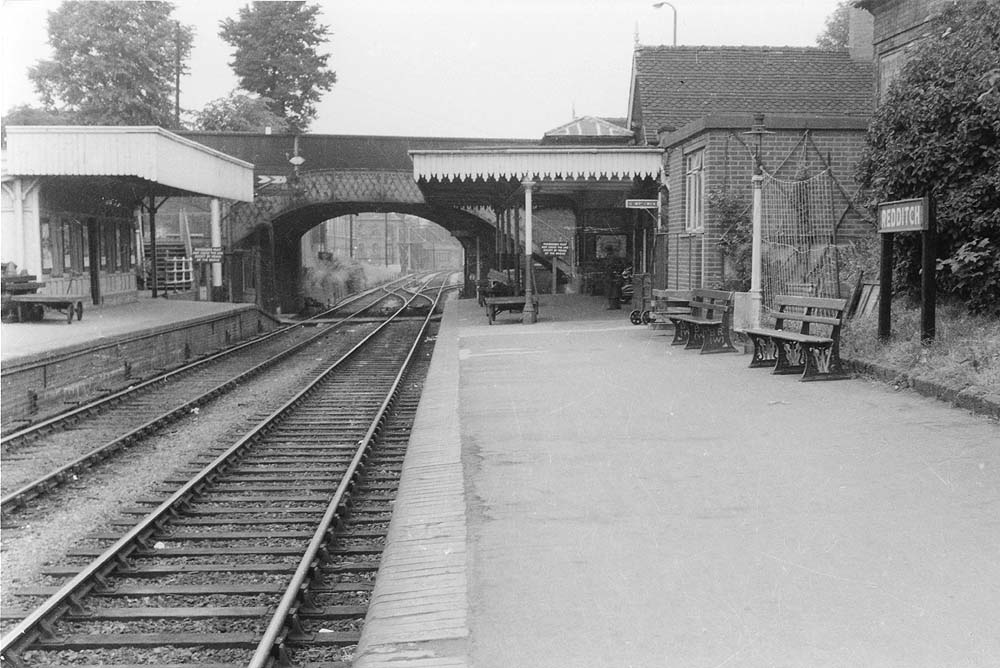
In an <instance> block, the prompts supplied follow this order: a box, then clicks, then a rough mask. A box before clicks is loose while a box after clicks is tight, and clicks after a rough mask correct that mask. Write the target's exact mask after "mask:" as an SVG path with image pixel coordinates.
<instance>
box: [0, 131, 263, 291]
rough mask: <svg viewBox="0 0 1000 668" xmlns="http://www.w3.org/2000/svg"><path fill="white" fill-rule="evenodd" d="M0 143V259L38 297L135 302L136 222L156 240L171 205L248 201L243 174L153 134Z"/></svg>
mask: <svg viewBox="0 0 1000 668" xmlns="http://www.w3.org/2000/svg"><path fill="white" fill-rule="evenodd" d="M5 133H6V144H5V146H4V149H3V171H2V174H3V176H2V179H3V202H2V215H3V224H2V226H0V229H2V238H0V241H2V245H0V248H2V250H0V253H2V257H0V259H2V261H3V263H4V267H5V270H6V271H8V272H17V273H22V272H24V273H27V274H31V275H34V276H36V277H37V280H38V281H39V282H41V283H44V286H43V287H41V288H39V292H40V293H42V294H50V295H59V296H64V295H72V296H77V297H86V301H87V302H88V303H92V304H95V305H102V304H114V303H122V302H129V301H134V300H135V299H136V298H137V289H138V288H137V267H138V265H139V263H140V262H141V260H140V257H141V253H142V251H141V249H142V248H143V245H144V242H143V239H142V233H141V231H142V229H143V225H142V217H143V214H144V213H145V215H146V218H147V220H148V221H149V222H150V223H151V226H150V227H151V228H152V229H153V230H154V231H155V215H156V211H157V209H158V208H159V207H160V206H161V205H162V204H163V202H164V201H165V200H167V199H169V198H172V197H187V196H195V195H200V196H208V197H211V198H214V199H217V200H221V199H225V200H227V201H252V199H253V171H252V170H253V166H252V165H250V164H249V163H247V162H244V161H242V160H238V159H236V158H233V157H231V156H228V155H225V154H223V153H221V152H219V151H216V150H214V149H211V148H209V147H207V146H204V145H201V144H198V143H197V142H194V141H191V140H189V139H186V138H183V137H180V136H178V135H176V134H173V133H171V132H168V131H166V130H164V129H162V128H159V127H96V126H86V127H81V126H66V127H60V126H30V127H20V126H8V127H6V128H5ZM216 208H217V209H218V208H219V207H216ZM216 218H217V216H216Z"/></svg>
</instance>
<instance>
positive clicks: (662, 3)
mask: <svg viewBox="0 0 1000 668" xmlns="http://www.w3.org/2000/svg"><path fill="white" fill-rule="evenodd" d="M663 5H666V6H667V7H670V9H672V10H673V12H674V46H677V8H676V7H674V6H673V4H672V3H669V2H654V3H653V7H655V8H656V9H660V8H661V7H663Z"/></svg>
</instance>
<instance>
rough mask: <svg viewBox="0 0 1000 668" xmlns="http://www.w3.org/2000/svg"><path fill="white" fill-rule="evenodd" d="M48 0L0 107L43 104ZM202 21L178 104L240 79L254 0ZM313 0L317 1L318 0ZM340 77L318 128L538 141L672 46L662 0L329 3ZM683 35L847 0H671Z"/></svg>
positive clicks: (182, 4)
mask: <svg viewBox="0 0 1000 668" xmlns="http://www.w3.org/2000/svg"><path fill="white" fill-rule="evenodd" d="M58 4H59V3H58V2H54V1H50V0H3V4H2V14H0V51H2V61H3V62H2V66H3V70H2V76H3V80H2V98H0V109H2V110H3V111H6V110H8V109H10V108H11V107H13V106H15V105H19V104H32V105H37V104H38V99H37V96H36V95H35V92H34V89H33V87H32V85H31V83H30V81H28V79H27V75H26V72H27V69H28V67H29V66H30V65H32V64H34V63H35V62H37V61H38V60H41V59H46V58H49V57H51V50H50V49H49V46H48V44H47V31H46V18H47V15H48V12H49V11H51V10H53V9H55V8H56V7H58ZM174 4H175V7H176V10H175V13H174V16H175V17H176V18H178V19H179V20H180V21H181V22H182V23H184V24H188V25H191V26H193V27H194V29H195V41H194V49H193V51H192V55H191V59H190V60H189V61H188V65H189V67H190V70H191V74H190V75H188V76H186V77H183V78H182V79H181V107H182V109H185V110H197V109H200V108H201V107H202V106H204V105H205V104H206V103H207V102H209V101H211V100H214V99H218V98H220V97H224V96H226V95H227V94H229V93H230V92H231V91H232V90H234V89H235V88H236V78H235V76H234V75H233V74H232V71H231V69H230V68H229V64H228V63H229V61H230V60H231V57H232V50H231V48H230V47H229V45H228V44H226V43H225V42H223V41H222V39H221V38H219V36H218V32H219V28H218V26H219V22H220V21H221V20H222V19H224V18H228V17H235V16H236V14H237V11H238V10H239V8H240V7H242V6H245V5H246V4H247V2H245V1H239V2H237V1H233V0H175V2H174ZM314 4H315V3H314ZM318 4H320V5H321V7H322V12H321V14H320V20H321V23H322V24H323V25H326V26H328V27H329V30H330V37H329V42H328V43H327V44H326V45H325V47H324V49H323V52H324V53H329V55H330V59H329V61H328V63H329V66H330V68H331V69H332V70H334V71H335V72H336V73H337V83H336V84H334V86H333V89H332V90H331V91H330V92H328V93H326V94H325V96H324V98H323V100H322V102H321V103H320V104H319V107H318V110H319V114H318V116H317V118H316V120H315V121H314V122H313V123H312V125H311V126H310V131H311V132H314V133H330V134H359V135H366V134H371V135H408V136H434V137H502V138H529V139H537V138H540V137H541V136H542V135H543V134H544V133H545V132H546V131H547V130H550V129H553V128H556V127H558V126H560V125H563V124H564V123H568V122H570V121H571V120H573V118H574V117H580V116H602V117H621V118H624V117H625V116H626V114H627V106H628V94H629V79H630V76H631V65H632V51H633V49H634V47H635V44H636V35H638V42H639V43H640V44H642V45H661V44H671V43H672V39H673V21H674V12H672V11H671V9H670V7H669V6H663V7H661V8H654V7H653V6H652V4H653V0H644V1H643V0H323V1H321V2H319V3H318ZM670 4H672V5H673V6H674V7H675V8H676V17H677V43H678V44H679V45H712V46H719V45H728V46H734V45H753V46H761V45H771V46H814V45H815V40H816V36H817V35H818V34H819V33H820V32H822V31H823V28H824V25H825V20H826V17H827V16H829V15H830V14H831V13H832V12H833V10H834V9H835V8H836V5H837V4H838V0H754V1H749V0H672V2H671V3H670Z"/></svg>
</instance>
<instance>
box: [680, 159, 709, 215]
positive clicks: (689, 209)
mask: <svg viewBox="0 0 1000 668" xmlns="http://www.w3.org/2000/svg"><path fill="white" fill-rule="evenodd" d="M684 179H685V180H684V201H685V202H686V210H685V215H684V230H685V231H687V232H701V231H703V230H704V229H705V149H698V150H697V151H693V152H691V153H688V154H687V155H685V156H684Z"/></svg>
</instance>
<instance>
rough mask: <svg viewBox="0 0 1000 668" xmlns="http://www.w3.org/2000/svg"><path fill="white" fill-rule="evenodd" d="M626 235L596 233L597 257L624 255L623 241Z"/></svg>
mask: <svg viewBox="0 0 1000 668" xmlns="http://www.w3.org/2000/svg"><path fill="white" fill-rule="evenodd" d="M626 239H627V237H626V236H625V235H624V234H598V235H597V244H596V246H597V247H596V249H595V252H596V255H597V257H598V259H600V258H605V257H625V242H626Z"/></svg>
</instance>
